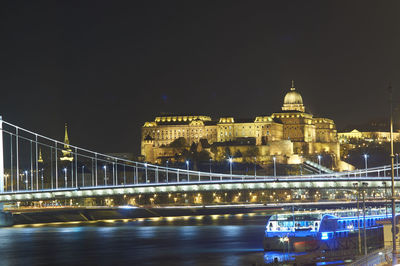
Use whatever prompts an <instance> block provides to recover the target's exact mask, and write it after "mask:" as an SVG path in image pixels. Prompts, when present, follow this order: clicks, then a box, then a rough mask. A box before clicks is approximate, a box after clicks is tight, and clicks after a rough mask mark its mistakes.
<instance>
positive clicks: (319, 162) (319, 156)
mask: <svg viewBox="0 0 400 266" xmlns="http://www.w3.org/2000/svg"><path fill="white" fill-rule="evenodd" d="M317 157H318V165H319V173H321V158H322V156H321V155H318V156H317Z"/></svg>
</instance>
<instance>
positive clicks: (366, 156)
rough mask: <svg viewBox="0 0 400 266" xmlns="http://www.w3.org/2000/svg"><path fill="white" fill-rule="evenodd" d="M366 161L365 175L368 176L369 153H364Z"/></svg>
mask: <svg viewBox="0 0 400 266" xmlns="http://www.w3.org/2000/svg"><path fill="white" fill-rule="evenodd" d="M364 162H365V177H367V176H368V172H367V169H368V154H364Z"/></svg>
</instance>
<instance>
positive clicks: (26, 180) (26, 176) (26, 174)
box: [24, 170, 28, 190]
mask: <svg viewBox="0 0 400 266" xmlns="http://www.w3.org/2000/svg"><path fill="white" fill-rule="evenodd" d="M24 174H25V189H26V190H28V171H26V170H25V171H24Z"/></svg>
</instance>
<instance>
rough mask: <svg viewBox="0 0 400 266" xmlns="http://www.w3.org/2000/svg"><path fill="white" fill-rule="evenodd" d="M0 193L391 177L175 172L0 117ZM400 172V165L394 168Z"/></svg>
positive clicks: (384, 170)
mask: <svg viewBox="0 0 400 266" xmlns="http://www.w3.org/2000/svg"><path fill="white" fill-rule="evenodd" d="M0 130H1V133H0V193H2V192H5V193H10V192H20V191H38V190H46V191H48V190H61V189H66V188H79V187H104V186H121V185H136V184H153V183H181V182H196V183H197V182H237V181H243V182H246V181H251V180H265V181H266V182H273V181H276V180H281V181H282V180H288V181H289V180H297V179H303V180H304V179H308V180H321V179H324V180H340V179H349V178H354V179H357V178H359V177H371V176H376V177H385V176H389V173H390V172H389V173H388V171H390V166H389V165H386V166H381V167H374V168H368V169H360V170H355V171H349V172H334V173H328V174H315V175H301V176H299V175H297V176H257V175H237V174H227V173H214V172H202V171H193V170H190V169H179V168H172V167H166V166H161V165H155V164H150V163H146V162H138V161H131V160H128V159H125V158H119V157H116V156H112V155H108V154H103V153H99V152H95V151H91V150H88V149H84V148H80V147H77V146H74V145H71V144H69V143H64V142H61V141H58V140H55V139H52V138H49V137H46V136H43V135H40V134H38V133H35V132H32V131H30V130H27V129H24V128H21V127H19V126H17V125H14V124H11V123H8V122H6V121H4V120H2V118H1V117H0ZM395 169H398V165H396V166H395Z"/></svg>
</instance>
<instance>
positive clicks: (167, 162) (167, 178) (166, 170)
mask: <svg viewBox="0 0 400 266" xmlns="http://www.w3.org/2000/svg"><path fill="white" fill-rule="evenodd" d="M165 163H166V164H167V170H166V175H167V183H168V163H169V161H168V160H167V161H166V162H165Z"/></svg>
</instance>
